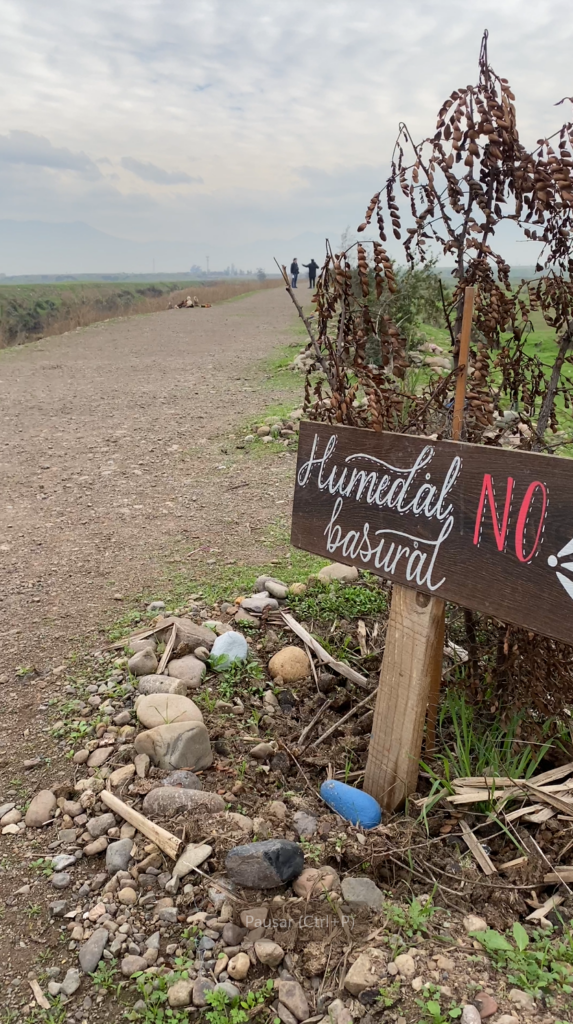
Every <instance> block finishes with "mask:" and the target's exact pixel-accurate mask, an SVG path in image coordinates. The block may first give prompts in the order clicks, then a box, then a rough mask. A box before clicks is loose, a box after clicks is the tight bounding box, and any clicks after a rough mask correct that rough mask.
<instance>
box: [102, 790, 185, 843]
mask: <svg viewBox="0 0 573 1024" xmlns="http://www.w3.org/2000/svg"><path fill="white" fill-rule="evenodd" d="M99 799H100V800H101V802H102V804H105V805H106V807H109V809H110V811H113V812H114V814H119V815H120V817H122V818H124V819H125V821H127V822H129V824H130V825H133V826H134V828H136V829H137V831H138V832H141V833H142V835H144V836H147V838H148V839H151V842H152V843H155V845H156V846H158V847H159V849H160V850H163V853H166V854H167V856H168V857H171V860H177V859H178V857H179V855H180V853H181V851H182V850H183V848H184V846H185V844H184V842H183V840H182V839H178V838H177V836H174V835H173V833H172V832H168V831H167V829H164V828H161V826H160V825H156V824H155V822H154V821H150V820H149V818H146V817H145V815H144V814H140V813H139V811H136V810H134V808H133V807H130V806H129V804H124V802H123V800H120V799H119V797H117V796H114V794H113V793H109V792H108V791H107V790H106V789H104V790H102V792H101V793H100V795H99Z"/></svg>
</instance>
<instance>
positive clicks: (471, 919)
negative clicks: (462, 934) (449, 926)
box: [464, 914, 487, 934]
mask: <svg viewBox="0 0 573 1024" xmlns="http://www.w3.org/2000/svg"><path fill="white" fill-rule="evenodd" d="M464 928H465V930H466V932H467V933H468V934H469V933H470V932H486V931H487V921H485V920H484V918H483V917H478V916H477V914H467V915H466V917H464Z"/></svg>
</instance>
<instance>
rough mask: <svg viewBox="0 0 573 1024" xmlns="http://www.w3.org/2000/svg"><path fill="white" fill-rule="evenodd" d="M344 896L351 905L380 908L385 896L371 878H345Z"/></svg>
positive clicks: (343, 885)
mask: <svg viewBox="0 0 573 1024" xmlns="http://www.w3.org/2000/svg"><path fill="white" fill-rule="evenodd" d="M342 896H343V898H344V900H345V902H346V903H348V906H349V907H370V909H371V910H380V907H381V906H382V905H383V903H384V896H383V893H382V891H381V890H380V889H379V888H378V886H377V885H376V884H375V883H374V882H373V881H372V879H371V878H344V879H343V880H342Z"/></svg>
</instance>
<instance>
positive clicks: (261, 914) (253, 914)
mask: <svg viewBox="0 0 573 1024" xmlns="http://www.w3.org/2000/svg"><path fill="white" fill-rule="evenodd" d="M268 914H269V908H268V907H249V909H248V910H241V924H242V925H244V927H245V928H248V929H249V931H252V930H253V929H254V928H262V927H263V925H264V923H265V921H266V919H267V917H268Z"/></svg>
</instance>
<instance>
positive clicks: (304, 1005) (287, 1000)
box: [278, 980, 310, 1021]
mask: <svg viewBox="0 0 573 1024" xmlns="http://www.w3.org/2000/svg"><path fill="white" fill-rule="evenodd" d="M278 996H279V1000H280V1001H281V1003H282V1004H283V1006H286V1008H287V1010H290V1012H291V1013H292V1015H293V1016H294V1017H296V1019H297V1020H299V1021H301V1020H306V1019H307V1017H310V1010H309V1007H308V1002H307V998H306V996H305V994H304V991H303V988H302V985H299V983H298V981H282V980H281V981H279V983H278Z"/></svg>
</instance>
